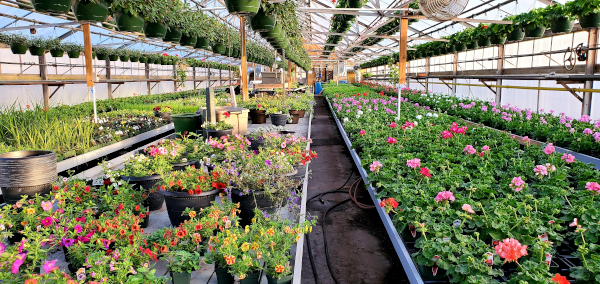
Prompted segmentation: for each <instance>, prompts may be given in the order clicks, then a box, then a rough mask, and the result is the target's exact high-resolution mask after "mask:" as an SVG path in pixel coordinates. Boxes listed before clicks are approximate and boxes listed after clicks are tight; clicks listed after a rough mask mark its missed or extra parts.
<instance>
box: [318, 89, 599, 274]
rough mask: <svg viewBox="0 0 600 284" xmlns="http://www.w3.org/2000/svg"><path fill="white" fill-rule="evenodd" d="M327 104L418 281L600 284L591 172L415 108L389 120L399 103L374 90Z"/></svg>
mask: <svg viewBox="0 0 600 284" xmlns="http://www.w3.org/2000/svg"><path fill="white" fill-rule="evenodd" d="M391 92H393V90H391ZM324 94H325V96H326V97H327V99H328V100H329V102H330V104H331V106H332V110H333V111H334V112H335V113H336V115H337V118H338V119H340V121H342V123H343V127H344V130H345V132H346V133H347V134H348V136H349V137H350V139H351V140H352V147H353V148H354V149H355V150H356V151H357V152H358V154H359V155H360V157H361V164H362V167H363V168H365V170H366V171H367V172H368V173H369V176H368V182H369V183H370V184H371V185H372V186H373V187H375V188H376V190H377V191H378V193H377V196H378V197H380V198H382V203H381V204H380V206H381V207H382V208H384V209H385V210H386V212H388V213H389V214H390V218H391V219H392V220H393V222H394V224H395V226H396V229H397V231H398V232H399V234H400V235H401V236H402V238H403V240H404V242H405V244H407V245H408V246H409V249H410V250H411V251H413V253H412V258H413V260H414V262H415V263H416V264H418V266H419V269H420V272H421V275H422V276H423V277H434V278H435V277H438V278H437V279H440V280H443V279H445V276H448V278H449V279H450V281H451V282H453V283H493V282H494V281H501V282H508V283H524V282H526V283H568V280H567V278H568V279H572V280H576V281H580V282H581V283H600V276H599V275H600V262H599V259H600V251H599V246H598V244H599V239H598V235H597V230H598V228H599V226H600V225H599V224H600V223H599V221H600V220H599V219H600V218H599V216H600V214H599V212H598V208H599V203H598V202H599V201H598V199H599V198H598V194H599V193H600V185H599V184H598V182H599V181H600V173H599V172H598V171H596V170H595V169H593V168H592V167H591V166H590V165H588V164H584V163H582V162H580V161H577V160H576V159H575V157H574V156H572V155H570V154H568V153H564V154H563V155H560V154H558V153H556V152H555V148H554V146H553V145H552V144H549V145H547V146H545V147H544V148H541V147H538V146H533V145H530V143H528V140H527V139H524V140H525V141H516V140H515V139H514V138H513V137H512V136H511V135H509V134H507V133H502V132H498V131H494V130H492V129H487V128H480V127H476V128H473V127H468V126H466V124H465V123H462V122H461V120H460V119H459V118H457V117H454V116H451V115H449V114H448V113H446V112H439V111H433V110H430V109H426V108H422V107H417V106H415V105H414V104H413V103H407V102H404V103H403V104H402V105H401V112H400V119H399V120H396V119H395V118H396V116H397V113H396V111H397V99H396V98H395V97H390V96H387V95H386V94H385V92H384V91H379V92H374V91H373V89H371V88H370V87H366V86H360V87H353V86H340V87H336V86H325V93H324ZM404 100H406V99H404ZM565 259H568V260H569V262H570V263H571V265H566V268H565V265H556V263H557V262H562V263H567V262H566V261H565V262H563V261H564V260H565ZM521 281H523V282H521Z"/></svg>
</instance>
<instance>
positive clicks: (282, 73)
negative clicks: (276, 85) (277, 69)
mask: <svg viewBox="0 0 600 284" xmlns="http://www.w3.org/2000/svg"><path fill="white" fill-rule="evenodd" d="M282 53H283V54H282V55H281V61H282V62H281V67H282V68H281V83H282V84H283V86H282V88H283V95H284V96H285V66H284V65H283V60H285V59H284V58H285V50H284V51H282Z"/></svg>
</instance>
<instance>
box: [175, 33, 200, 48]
mask: <svg viewBox="0 0 600 284" xmlns="http://www.w3.org/2000/svg"><path fill="white" fill-rule="evenodd" d="M197 40H198V37H196V36H195V35H192V36H186V35H182V36H181V41H180V42H179V44H180V45H182V46H190V47H193V46H195V45H196V41H197Z"/></svg>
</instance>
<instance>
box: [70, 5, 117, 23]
mask: <svg viewBox="0 0 600 284" xmlns="http://www.w3.org/2000/svg"><path fill="white" fill-rule="evenodd" d="M109 6H110V4H109V3H108V2H107V1H105V0H95V1H90V0H76V1H75V2H73V13H74V14H75V18H77V21H79V22H82V21H89V22H104V21H106V17H107V16H108V7H109Z"/></svg>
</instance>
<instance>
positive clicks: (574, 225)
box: [569, 218, 579, 227]
mask: <svg viewBox="0 0 600 284" xmlns="http://www.w3.org/2000/svg"><path fill="white" fill-rule="evenodd" d="M577 226H579V224H577V218H573V223H571V224H569V227H577Z"/></svg>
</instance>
